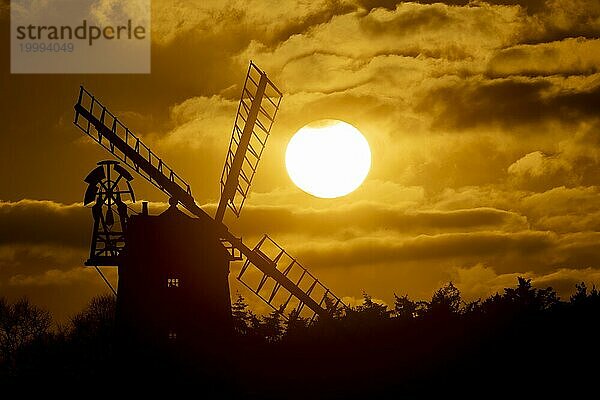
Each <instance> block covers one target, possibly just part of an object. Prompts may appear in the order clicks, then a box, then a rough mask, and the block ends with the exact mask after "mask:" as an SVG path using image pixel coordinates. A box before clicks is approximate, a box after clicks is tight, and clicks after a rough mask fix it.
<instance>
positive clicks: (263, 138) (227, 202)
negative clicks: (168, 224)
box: [215, 63, 282, 221]
mask: <svg viewBox="0 0 600 400" xmlns="http://www.w3.org/2000/svg"><path fill="white" fill-rule="evenodd" d="M281 98H282V94H281V92H280V91H279V89H277V87H276V86H275V85H274V84H273V82H271V81H270V80H269V78H267V75H266V74H265V73H264V72H263V71H261V70H260V69H258V67H257V66H256V65H255V64H253V63H250V67H249V68H248V74H247V75H246V81H245V82H244V88H243V89H242V96H241V98H240V103H239V106H238V111H237V115H236V117H235V123H234V124H233V132H232V134H231V140H230V142H229V149H228V150H227V156H226V158H225V166H224V167H223V173H222V174H221V199H220V200H219V206H218V207H217V213H216V216H215V219H216V220H217V221H222V220H223V216H224V215H225V208H226V207H229V208H230V209H231V211H233V213H234V214H235V215H236V216H238V217H239V215H240V211H241V210H242V207H243V205H244V202H245V201H246V197H247V196H248V191H249V190H250V184H251V183H252V179H253V178H254V174H255V173H256V168H257V167H258V162H259V161H260V158H261V156H262V152H263V150H264V148H265V144H266V143H267V139H268V138H269V134H270V132H271V127H272V126H273V122H274V121H275V116H276V115H277V110H279V104H280V103H281Z"/></svg>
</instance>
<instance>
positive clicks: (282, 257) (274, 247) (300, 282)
mask: <svg viewBox="0 0 600 400" xmlns="http://www.w3.org/2000/svg"><path fill="white" fill-rule="evenodd" d="M253 251H254V252H255V253H257V254H260V255H262V256H263V257H265V258H266V259H268V260H269V261H271V262H272V263H273V264H274V265H275V266H276V269H277V270H278V271H279V272H281V274H282V275H283V276H285V277H286V278H287V279H289V280H291V281H292V282H293V283H294V285H295V286H296V287H297V288H299V289H300V290H302V292H303V293H305V294H306V296H307V297H309V298H310V299H312V300H313V301H314V302H315V303H316V304H317V306H318V307H319V308H325V309H327V311H328V312H329V313H330V314H333V313H335V312H336V311H337V310H339V309H341V308H345V307H346V305H345V304H344V303H343V302H342V301H341V300H340V299H339V298H338V297H337V296H336V295H334V294H333V293H332V292H331V290H329V289H328V288H327V287H326V286H325V285H323V284H322V283H321V282H320V281H319V280H318V279H317V278H316V277H315V276H314V275H313V274H311V273H310V272H309V271H308V270H307V269H306V268H304V267H303V266H302V265H301V264H300V263H299V262H298V261H297V260H296V259H295V258H293V257H292V256H291V255H290V254H289V253H288V252H286V251H285V250H284V249H283V248H282V247H281V246H280V245H278V244H277V243H276V242H275V241H274V240H273V239H271V238H270V237H269V236H267V235H265V236H263V238H262V239H261V240H260V241H259V242H258V244H257V245H256V246H255V247H254V249H253ZM237 279H238V280H239V281H240V282H241V283H242V284H243V285H244V286H246V287H247V288H248V289H250V290H251V291H252V292H254V293H255V294H256V295H257V296H258V297H260V298H261V299H262V300H263V301H265V302H266V303H267V304H268V305H270V306H271V307H272V308H273V309H275V310H277V311H279V312H280V313H281V314H282V315H283V316H284V317H286V318H287V317H288V316H289V315H290V314H295V315H296V316H301V317H304V318H310V319H311V321H312V319H314V318H315V316H316V315H317V313H316V312H315V311H313V310H312V308H311V307H305V306H306V304H305V303H304V302H303V301H302V300H301V299H300V298H299V297H296V296H294V294H293V293H291V292H290V291H289V290H287V289H286V288H284V287H283V286H282V285H281V283H280V282H279V281H278V280H277V279H275V278H273V277H272V276H269V275H268V274H266V273H264V272H263V271H261V269H260V268H259V267H258V266H256V265H254V264H252V262H251V261H250V260H246V262H245V263H244V265H243V267H242V268H241V270H240V273H239V275H238V277H237Z"/></svg>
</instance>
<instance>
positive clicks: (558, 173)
mask: <svg viewBox="0 0 600 400" xmlns="http://www.w3.org/2000/svg"><path fill="white" fill-rule="evenodd" d="M508 173H509V175H510V176H511V178H513V179H514V181H515V186H516V187H526V188H530V189H532V190H542V191H543V190H547V189H552V188H554V187H556V186H557V183H563V184H565V183H566V184H573V183H575V182H576V176H574V173H573V172H572V170H571V166H570V165H569V164H568V163H567V162H565V160H563V159H561V158H560V157H558V156H548V155H546V154H544V153H542V152H541V151H535V152H532V153H528V154H526V155H524V156H523V157H522V158H520V159H518V160H517V161H515V162H514V163H513V164H512V165H511V166H510V167H508Z"/></svg>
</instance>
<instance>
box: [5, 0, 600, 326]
mask: <svg viewBox="0 0 600 400" xmlns="http://www.w3.org/2000/svg"><path fill="white" fill-rule="evenodd" d="M7 3H8V2H7V1H6V0H3V1H2V6H1V8H0V26H1V31H2V32H1V35H0V37H1V39H0V43H1V47H2V50H1V51H2V53H3V54H4V56H3V60H2V67H1V68H2V70H1V76H2V84H1V86H0V87H1V88H2V96H1V98H0V102H1V110H2V119H1V120H2V121H3V124H2V129H3V132H2V134H0V152H1V153H0V200H1V202H0V295H8V296H11V297H13V296H19V295H28V296H30V297H31V298H32V299H33V300H34V301H35V302H37V303H39V304H42V305H45V306H47V307H49V308H50V309H51V310H52V311H53V312H55V313H56V315H57V316H58V317H59V318H64V317H65V316H66V315H69V314H72V313H73V312H75V311H76V310H78V309H79V308H81V307H82V306H83V304H84V303H85V302H86V301H87V299H88V298H89V297H90V296H92V295H94V294H98V293H102V292H103V291H105V290H106V289H105V287H104V285H103V283H102V281H101V280H100V278H99V277H98V276H97V275H96V274H95V272H94V271H93V270H85V269H84V268H83V267H82V264H83V261H84V259H85V258H86V256H87V252H88V251H89V248H88V246H89V235H90V233H91V226H92V225H91V224H92V219H91V212H90V210H89V209H85V208H83V206H82V205H81V200H82V198H83V192H84V190H85V184H84V183H83V178H84V177H85V176H86V174H87V173H88V172H89V171H90V170H91V169H92V168H93V167H94V165H95V162H96V161H99V160H101V159H105V158H108V156H107V154H106V153H104V152H103V150H102V149H100V148H99V147H98V146H97V145H96V144H94V143H93V142H92V141H91V140H89V139H88V138H86V137H83V136H82V135H81V133H80V132H79V131H78V130H77V129H76V128H75V127H74V126H73V125H72V115H73V104H74V102H75V100H76V94H77V90H78V86H79V85H80V84H84V85H85V86H86V88H88V89H89V90H90V91H91V92H92V93H94V94H95V95H96V96H97V97H98V98H100V100H101V101H103V102H104V103H105V104H106V105H107V106H108V107H109V108H110V109H111V110H112V111H113V112H114V113H115V114H117V115H118V116H120V117H121V120H122V121H123V122H124V123H125V124H126V125H128V127H129V128H130V129H132V130H133V131H134V132H136V133H137V134H138V135H139V136H140V137H142V138H143V139H144V141H145V142H147V143H148V144H149V145H150V146H151V147H152V149H153V150H154V151H155V152H156V153H158V154H160V155H162V156H163V158H164V159H165V160H166V161H167V162H168V163H169V164H170V165H171V166H172V167H174V169H175V170H176V171H177V172H178V173H179V174H180V175H181V176H183V177H184V178H185V179H186V180H187V181H188V182H189V183H190V184H191V186H192V190H193V194H194V196H195V198H196V200H197V202H198V203H199V204H204V205H206V207H205V209H206V210H208V211H209V212H210V213H213V212H214V207H215V203H216V202H218V195H219V185H218V182H219V178H220V173H221V169H222V167H223V161H224V157H225V151H226V149H227V146H228V143H229V138H230V133H231V128H232V126H233V120H234V117H235V112H236V109H237V103H238V100H239V94H240V91H241V84H242V83H243V78H244V76H245V73H246V70H247V65H248V62H249V60H253V61H254V62H256V63H257V64H258V65H259V66H260V67H261V68H262V69H263V70H265V71H266V72H267V73H268V74H269V77H270V79H271V80H272V81H273V82H275V83H276V84H277V85H278V87H279V88H280V89H281V90H282V91H283V92H284V99H283V102H282V106H281V109H280V112H279V114H278V118H277V121H276V123H275V126H274V128H273V131H272V136H271V137H270V139H269V142H268V144H267V148H266V150H265V153H264V158H263V160H262V161H261V164H260V166H259V170H258V173H257V176H256V178H255V181H254V183H253V191H252V194H251V196H250V198H249V199H248V201H247V202H246V205H245V208H244V210H243V212H242V217H241V218H240V219H239V220H238V221H235V220H234V219H233V218H230V219H228V220H227V221H228V222H229V223H230V227H231V230H232V231H233V232H234V233H236V234H239V235H242V236H243V237H244V240H245V241H248V242H249V243H250V244H251V245H252V244H253V243H254V242H255V241H256V239H257V238H258V237H260V236H261V235H262V233H269V234H270V235H271V236H272V237H273V238H274V239H276V240H277V241H278V242H279V243H280V244H282V245H283V246H284V247H285V248H286V249H287V250H288V251H289V252H290V253H292V254H293V255H295V256H297V258H298V260H299V261H300V262H301V263H302V264H303V265H304V266H306V267H307V268H308V269H309V270H310V271H311V272H313V273H314V274H315V275H317V276H318V277H319V278H320V279H321V280H322V281H324V282H325V283H326V284H327V285H328V286H329V287H331V288H332V289H333V290H334V292H335V293H336V294H337V295H338V296H340V297H345V298H346V300H348V301H349V302H352V301H353V300H352V299H359V298H360V297H361V291H363V290H364V291H366V292H368V293H370V294H371V295H373V296H374V298H376V299H381V300H383V301H385V302H387V303H388V304H390V303H391V302H392V298H393V294H394V292H395V293H398V294H404V293H407V294H409V295H410V296H411V297H414V298H429V297H430V296H431V293H432V292H433V290H434V289H436V288H438V287H439V286H441V285H442V284H444V283H446V282H448V281H453V282H454V283H455V284H456V286H457V287H459V288H460V289H461V290H462V292H463V295H464V297H466V298H467V299H475V298H478V297H481V296H487V295H489V294H492V293H495V292H496V291H498V290H501V288H503V287H505V286H508V285H513V284H514V283H515V282H516V279H515V278H516V276H518V275H525V276H528V277H531V278H532V279H533V282H534V283H535V284H537V285H540V286H548V285H551V286H553V287H555V288H556V289H557V290H559V293H560V294H561V295H562V296H568V295H569V293H570V292H571V291H572V289H574V283H575V282H578V281H582V280H585V281H586V282H588V283H589V284H592V283H596V284H599V283H600V247H599V246H598V243H599V241H600V233H599V231H600V201H599V200H600V197H599V196H600V188H599V186H598V185H599V183H600V174H599V173H598V172H599V171H600V168H599V166H600V146H599V145H600V114H599V111H598V110H600V2H598V1H597V0H562V1H561V0H546V1H544V0H530V1H526V0H523V1H519V0H504V1H502V0H501V1H488V2H484V1H474V2H471V3H469V2H468V1H447V2H445V3H435V4H430V3H432V2H427V1H423V2H418V3H403V2H396V1H389V0H388V1H385V0H381V1H378V0H354V1H350V0H348V1H346V0H339V1H335V0H331V1H302V2H300V1H286V0H277V1H275V0H255V1H250V0H243V1H242V0H239V1H225V0H216V1H206V0H202V1H189V0H185V1H183V0H181V1H166V0H165V1H153V2H152V4H153V8H152V73H151V74H150V75H10V73H9V59H8V57H7V55H8V54H9V14H8V6H7ZM322 118H335V119H340V120H344V121H347V122H349V123H351V124H352V125H354V126H355V127H357V128H358V129H359V130H360V131H361V132H363V134H364V135H365V137H366V138H367V140H368V141H369V143H370V145H371V151H372V169H371V172H370V174H369V176H368V177H367V180H366V181H365V183H364V184H363V186H361V187H360V188H359V189H358V190H356V191H355V192H354V193H352V194H351V195H349V196H347V197H343V198H340V199H333V200H323V199H317V198H313V197H311V196H310V195H308V194H306V193H304V192H302V191H301V190H300V189H298V188H296V187H295V186H294V185H293V183H292V182H291V181H290V179H289V178H288V176H287V173H286V171H285V165H284V153H285V146H286V144H287V142H288V141H289V139H290V138H291V136H292V135H293V134H294V132H295V131H296V130H298V129H299V128H300V127H302V126H303V125H305V124H307V123H309V122H311V121H314V120H317V119H322ZM133 184H134V190H135V191H136V195H137V197H138V199H146V200H150V201H152V202H154V203H164V202H166V200H167V199H166V198H165V197H164V195H162V194H161V193H160V192H158V191H157V190H155V189H153V188H152V187H150V186H149V185H147V184H145V183H144V182H142V179H141V178H139V177H137V178H136V179H135V180H134V181H133ZM154 203H153V204H151V212H152V210H155V211H156V212H158V210H159V208H160V207H162V206H161V204H154ZM237 268H238V267H237V266H233V268H232V277H231V279H230V280H231V282H232V290H233V291H235V290H236V289H237V288H238V285H237V284H236V283H235V279H234V276H233V274H234V273H235V270H236V269H237ZM111 278H112V279H115V274H114V273H111ZM242 294H244V295H246V297H248V298H249V300H250V295H248V294H247V292H242ZM256 307H257V309H259V308H258V307H259V305H258V303H257V304H256Z"/></svg>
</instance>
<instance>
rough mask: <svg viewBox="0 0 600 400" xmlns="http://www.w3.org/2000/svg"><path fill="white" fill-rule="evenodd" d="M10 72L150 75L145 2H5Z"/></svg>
mask: <svg viewBox="0 0 600 400" xmlns="http://www.w3.org/2000/svg"><path fill="white" fill-rule="evenodd" d="M10 25H11V26H10V51H11V54H10V55H11V57H10V69H11V73H13V74H19V73H58V74H60V73H138V74H148V73H150V0H11V2H10Z"/></svg>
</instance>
